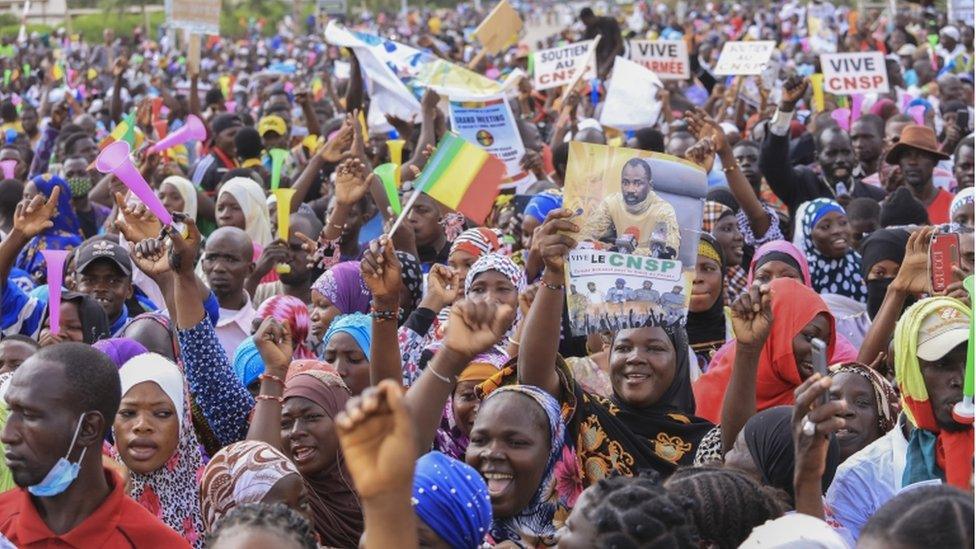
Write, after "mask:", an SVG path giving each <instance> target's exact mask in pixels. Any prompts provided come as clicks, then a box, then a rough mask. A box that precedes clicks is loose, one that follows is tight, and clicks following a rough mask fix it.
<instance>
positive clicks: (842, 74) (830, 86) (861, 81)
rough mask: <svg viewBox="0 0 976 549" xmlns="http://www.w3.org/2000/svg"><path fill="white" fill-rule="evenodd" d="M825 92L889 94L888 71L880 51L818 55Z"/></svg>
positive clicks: (836, 93) (838, 93)
mask: <svg viewBox="0 0 976 549" xmlns="http://www.w3.org/2000/svg"><path fill="white" fill-rule="evenodd" d="M820 68H821V69H823V75H824V79H823V83H824V91H825V92H827V93H832V94H834V95H853V94H855V93H888V91H889V88H888V71H887V70H886V69H885V60H884V55H882V53H881V52H879V51H871V52H863V53H824V54H821V55H820Z"/></svg>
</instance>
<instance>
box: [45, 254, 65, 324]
mask: <svg viewBox="0 0 976 549" xmlns="http://www.w3.org/2000/svg"><path fill="white" fill-rule="evenodd" d="M41 255H42V256H44V263H46V264H47V290H48V300H47V306H48V318H49V319H50V327H51V334H53V335H58V332H60V331H61V282H62V279H63V278H64V260H65V258H67V257H68V251H67V250H41Z"/></svg>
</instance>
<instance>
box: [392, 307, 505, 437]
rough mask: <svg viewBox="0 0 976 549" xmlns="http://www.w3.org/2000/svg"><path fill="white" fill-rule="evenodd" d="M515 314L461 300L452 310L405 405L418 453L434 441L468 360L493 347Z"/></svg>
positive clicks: (411, 388)
mask: <svg viewBox="0 0 976 549" xmlns="http://www.w3.org/2000/svg"><path fill="white" fill-rule="evenodd" d="M514 316H515V310H514V309H512V308H511V307H509V306H508V305H497V304H495V303H487V302H477V303H476V302H473V301H468V300H466V299H462V300H460V301H458V302H457V303H455V304H454V305H453V306H452V307H451V318H450V320H449V321H448V328H447V335H446V336H445V337H444V347H442V348H441V350H440V351H438V352H437V354H436V355H434V358H433V359H432V360H431V362H430V364H428V365H427V368H426V369H425V370H424V372H423V373H422V374H421V375H420V379H418V380H417V382H416V383H415V384H413V385H412V386H411V387H410V389H409V390H408V391H407V394H406V397H405V399H404V400H405V401H406V402H407V406H408V408H409V409H410V411H411V415H412V416H413V421H414V425H415V426H416V428H417V449H418V451H420V452H426V451H427V450H428V449H429V448H430V445H431V444H432V443H433V441H434V434H435V433H436V432H437V426H438V425H439V424H440V420H441V413H442V412H443V411H444V403H445V402H447V399H448V397H449V396H450V395H451V392H452V391H453V390H454V386H455V385H456V384H457V378H458V376H459V375H461V372H462V371H464V369H465V368H466V367H467V366H468V364H470V363H471V360H472V359H474V357H476V356H477V355H478V353H482V352H484V351H486V350H488V349H490V348H491V347H492V345H494V344H495V343H496V342H497V341H498V340H499V339H500V338H501V337H502V335H503V334H504V333H505V330H506V329H507V327H508V326H511V324H512V319H513V317H514Z"/></svg>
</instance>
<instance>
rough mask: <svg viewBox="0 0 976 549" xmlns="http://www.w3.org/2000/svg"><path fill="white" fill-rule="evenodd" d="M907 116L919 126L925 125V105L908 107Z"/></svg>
mask: <svg viewBox="0 0 976 549" xmlns="http://www.w3.org/2000/svg"><path fill="white" fill-rule="evenodd" d="M908 115H909V116H911V117H912V119H914V120H915V123H916V124H918V125H919V126H924V125H925V105H915V106H912V107H908Z"/></svg>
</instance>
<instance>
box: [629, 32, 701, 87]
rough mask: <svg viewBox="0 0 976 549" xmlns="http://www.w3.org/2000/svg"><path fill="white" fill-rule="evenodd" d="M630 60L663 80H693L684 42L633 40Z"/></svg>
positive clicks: (686, 45)
mask: <svg viewBox="0 0 976 549" xmlns="http://www.w3.org/2000/svg"><path fill="white" fill-rule="evenodd" d="M630 60H631V61H634V62H637V63H640V64H641V65H644V67H646V68H647V69H648V70H650V71H651V72H653V73H654V74H656V75H657V76H658V78H660V79H661V80H687V79H689V78H691V68H690V67H689V66H688V44H686V43H685V41H684V40H654V41H651V40H631V41H630Z"/></svg>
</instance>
